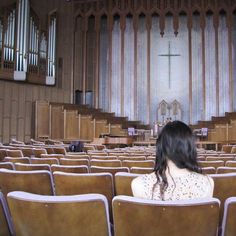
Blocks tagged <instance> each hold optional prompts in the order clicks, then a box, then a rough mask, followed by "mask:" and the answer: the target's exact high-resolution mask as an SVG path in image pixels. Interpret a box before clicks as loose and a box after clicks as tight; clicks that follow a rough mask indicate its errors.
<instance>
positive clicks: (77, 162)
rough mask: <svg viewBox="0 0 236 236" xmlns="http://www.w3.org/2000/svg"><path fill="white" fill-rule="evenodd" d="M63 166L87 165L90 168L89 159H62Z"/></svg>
mask: <svg viewBox="0 0 236 236" xmlns="http://www.w3.org/2000/svg"><path fill="white" fill-rule="evenodd" d="M60 164H61V165H72V166H79V165H86V166H89V160H88V159H69V158H61V159H60Z"/></svg>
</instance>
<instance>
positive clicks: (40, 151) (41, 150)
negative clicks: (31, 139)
mask: <svg viewBox="0 0 236 236" xmlns="http://www.w3.org/2000/svg"><path fill="white" fill-rule="evenodd" d="M41 154H47V151H46V149H45V148H34V156H35V157H38V158H40V157H41Z"/></svg>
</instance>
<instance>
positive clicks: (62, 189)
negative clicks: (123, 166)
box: [53, 171, 114, 212]
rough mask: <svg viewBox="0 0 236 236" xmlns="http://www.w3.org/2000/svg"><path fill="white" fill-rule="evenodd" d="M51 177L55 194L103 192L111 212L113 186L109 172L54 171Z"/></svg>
mask: <svg viewBox="0 0 236 236" xmlns="http://www.w3.org/2000/svg"><path fill="white" fill-rule="evenodd" d="M53 177H54V183H55V193H56V195H73V194H87V193H99V194H103V195H104V196H106V198H107V200H108V203H109V206H110V212H111V202H112V198H113V196H114V187H113V179H112V175H111V174H110V173H95V174H74V173H64V172H57V171H56V172H54V173H53Z"/></svg>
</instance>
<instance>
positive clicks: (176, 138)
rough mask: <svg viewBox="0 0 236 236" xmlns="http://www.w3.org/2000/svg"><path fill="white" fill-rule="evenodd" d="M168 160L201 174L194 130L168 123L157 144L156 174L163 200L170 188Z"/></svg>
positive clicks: (178, 124)
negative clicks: (167, 171)
mask: <svg viewBox="0 0 236 236" xmlns="http://www.w3.org/2000/svg"><path fill="white" fill-rule="evenodd" d="M168 160H171V161H172V162H173V163H174V164H175V165H176V166H177V167H178V168H180V169H184V168H186V169H188V170H190V171H194V172H197V173H201V168H200V167H199V166H198V163H197V151H196V145H195V139H194V136H193V134H192V130H191V129H190V128H189V126H187V125H186V124H185V123H183V122H181V121H173V122H169V123H167V124H166V125H165V126H164V127H163V129H162V131H161V133H160V135H159V137H158V139H157V142H156V163H155V168H154V172H155V174H156V177H157V183H159V184H160V193H161V198H162V199H163V198H164V192H165V190H166V188H167V187H168V182H167V177H166V169H167V161H168ZM157 183H156V184H157ZM154 187H155V186H154Z"/></svg>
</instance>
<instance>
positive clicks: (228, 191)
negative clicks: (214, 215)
mask: <svg viewBox="0 0 236 236" xmlns="http://www.w3.org/2000/svg"><path fill="white" fill-rule="evenodd" d="M210 176H211V177H212V178H213V180H214V193H213V196H214V197H215V198H218V199H219V200H220V202H221V206H220V225H221V222H222V218H223V211H224V202H225V200H226V199H227V198H229V197H234V196H236V173H229V174H215V175H210Z"/></svg>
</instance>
